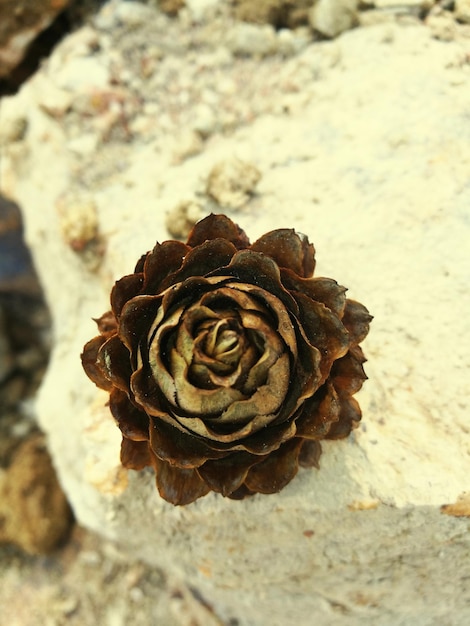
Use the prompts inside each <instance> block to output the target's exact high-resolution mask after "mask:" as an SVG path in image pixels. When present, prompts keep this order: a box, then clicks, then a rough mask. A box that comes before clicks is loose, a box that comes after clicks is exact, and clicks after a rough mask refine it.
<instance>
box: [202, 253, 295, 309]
mask: <svg viewBox="0 0 470 626" xmlns="http://www.w3.org/2000/svg"><path fill="white" fill-rule="evenodd" d="M212 276H234V277H235V278H238V280H239V281H240V282H241V283H246V284H248V285H254V286H256V287H258V288H261V289H260V291H261V290H264V291H266V292H267V293H269V294H272V295H274V296H276V297H277V298H279V299H280V300H281V301H282V302H283V304H284V306H285V307H286V308H287V310H288V311H290V312H291V313H294V314H296V313H297V312H298V307H297V304H296V301H295V300H294V298H293V297H292V296H291V295H290V293H289V292H288V291H287V289H285V288H284V287H283V285H282V283H281V274H280V271H279V267H278V266H277V264H276V263H275V261H273V260H272V259H271V258H269V257H268V256H265V255H264V254H261V253H260V252H254V251H253V250H240V251H239V252H237V253H236V254H235V255H234V257H233V258H232V260H231V261H230V264H229V265H228V266H226V267H222V268H220V270H216V271H214V272H212Z"/></svg>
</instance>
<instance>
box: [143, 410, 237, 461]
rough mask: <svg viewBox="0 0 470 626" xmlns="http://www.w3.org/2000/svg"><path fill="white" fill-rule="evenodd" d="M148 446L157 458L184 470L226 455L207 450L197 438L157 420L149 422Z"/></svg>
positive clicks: (210, 449)
mask: <svg viewBox="0 0 470 626" xmlns="http://www.w3.org/2000/svg"><path fill="white" fill-rule="evenodd" d="M150 445H151V448H152V450H153V451H154V453H155V454H156V456H158V458H160V459H162V460H163V461H167V462H168V463H170V464H171V465H175V466H177V467H181V468H185V469H192V468H194V467H199V466H200V465H202V464H203V463H204V462H205V461H207V460H208V459H219V458H221V457H223V456H225V455H226V454H227V453H226V452H223V451H217V450H213V449H212V448H209V447H208V446H206V444H205V443H204V441H202V440H201V439H199V438H198V437H195V436H194V435H189V434H185V433H183V432H182V431H181V430H179V429H178V428H174V427H173V426H170V425H169V424H167V423H165V422H164V421H162V420H159V419H152V420H151V426H150Z"/></svg>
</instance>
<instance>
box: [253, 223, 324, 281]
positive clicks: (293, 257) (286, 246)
mask: <svg viewBox="0 0 470 626" xmlns="http://www.w3.org/2000/svg"><path fill="white" fill-rule="evenodd" d="M250 248H251V250H254V251H255V252H262V253H263V254H266V255H267V256H269V257H271V259H274V261H276V263H277V264H278V265H279V267H286V268H289V269H291V270H292V271H293V272H295V273H296V274H297V275H298V276H303V277H307V276H311V275H312V274H313V270H314V269H315V249H314V247H313V245H312V244H311V243H309V241H308V238H307V237H306V236H305V235H301V234H299V233H296V232H295V230H292V229H288V228H280V229H278V230H273V231H271V232H269V233H266V234H265V235H263V236H262V237H260V238H259V239H258V240H257V241H255V243H253V244H252V245H251V246H250Z"/></svg>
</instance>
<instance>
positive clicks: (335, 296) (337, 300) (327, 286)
mask: <svg viewBox="0 0 470 626" xmlns="http://www.w3.org/2000/svg"><path fill="white" fill-rule="evenodd" d="M281 280H282V284H283V285H284V287H285V288H286V289H289V290H290V291H300V292H301V293H303V294H305V295H306V296H308V297H309V298H311V299H312V300H316V301H317V302H323V304H324V305H325V306H327V307H328V308H329V309H330V311H333V313H335V314H336V315H337V316H338V317H340V318H341V317H342V316H343V313H344V307H345V305H346V295H345V294H346V291H347V289H346V287H342V286H341V285H338V283H337V282H336V281H335V280H333V279H332V278H322V277H318V278H316V277H315V278H300V277H299V276H297V275H296V274H294V272H292V271H291V270H286V269H281Z"/></svg>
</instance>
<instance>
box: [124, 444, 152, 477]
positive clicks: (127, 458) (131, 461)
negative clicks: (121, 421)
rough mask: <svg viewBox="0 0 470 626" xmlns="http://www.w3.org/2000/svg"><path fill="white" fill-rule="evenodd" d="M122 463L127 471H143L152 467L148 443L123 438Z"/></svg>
mask: <svg viewBox="0 0 470 626" xmlns="http://www.w3.org/2000/svg"><path fill="white" fill-rule="evenodd" d="M121 463H122V465H123V466H124V467H125V468H126V469H132V470H141V469H144V467H147V466H149V465H152V456H151V453H150V450H149V444H148V441H131V440H130V439H126V438H125V437H123V438H122V443H121Z"/></svg>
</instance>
